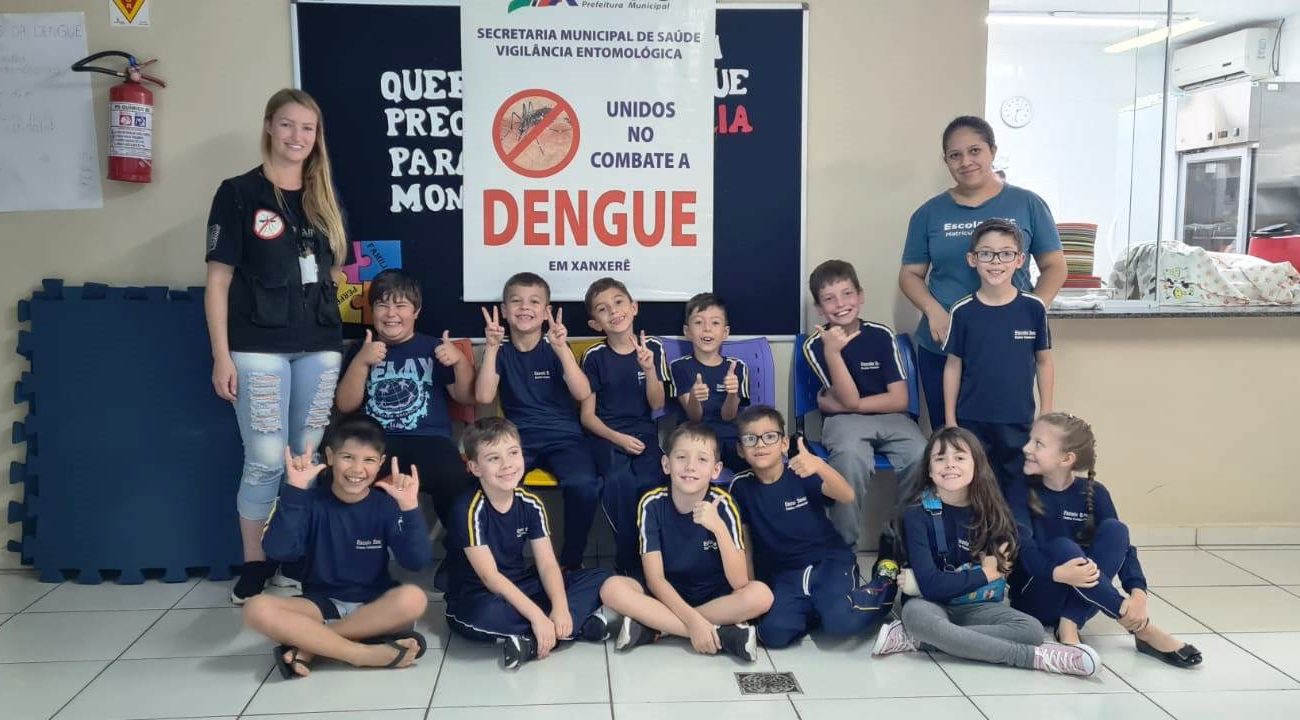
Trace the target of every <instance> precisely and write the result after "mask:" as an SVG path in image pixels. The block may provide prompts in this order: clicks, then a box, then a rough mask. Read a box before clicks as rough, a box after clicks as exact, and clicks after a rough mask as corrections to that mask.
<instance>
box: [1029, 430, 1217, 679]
mask: <svg viewBox="0 0 1300 720" xmlns="http://www.w3.org/2000/svg"><path fill="white" fill-rule="evenodd" d="M1024 453H1025V475H1026V476H1028V479H1029V482H1028V484H1027V485H1025V486H1024V487H1023V489H1022V490H1019V491H1013V492H1012V497H1010V498H1008V500H1009V502H1010V505H1011V507H1012V511H1013V512H1014V513H1015V514H1016V519H1017V522H1018V524H1019V525H1020V526H1021V527H1020V538H1021V552H1020V557H1019V561H1018V563H1017V567H1016V571H1015V573H1013V575H1012V578H1011V581H1010V586H1011V605H1012V607H1014V608H1016V609H1018V610H1021V611H1023V612H1026V613H1028V614H1030V615H1033V616H1034V617H1036V618H1038V620H1039V621H1041V622H1042V623H1043V624H1044V625H1047V626H1055V627H1056V637H1057V639H1058V640H1059V641H1060V642H1062V643H1066V644H1075V643H1078V642H1079V628H1081V627H1083V624H1084V623H1085V622H1087V621H1088V619H1089V618H1090V617H1092V616H1093V615H1095V614H1096V613H1097V612H1098V611H1101V612H1104V613H1105V614H1106V615H1107V616H1109V617H1112V618H1115V619H1116V620H1118V621H1119V624H1120V625H1121V626H1123V627H1124V629H1125V630H1128V631H1129V632H1130V633H1132V634H1133V635H1134V636H1135V642H1136V644H1137V649H1138V651H1139V652H1142V653H1145V654H1147V655H1151V656H1153V657H1156V658H1158V659H1160V660H1162V661H1164V662H1167V663H1169V664H1170V665H1174V666H1176V667H1191V666H1193V665H1197V664H1199V663H1200V662H1201V653H1200V651H1198V650H1197V649H1196V648H1195V647H1193V646H1191V645H1188V644H1186V643H1183V642H1181V641H1180V640H1178V639H1177V638H1175V637H1173V636H1172V635H1170V634H1169V633H1167V632H1165V631H1163V630H1161V629H1160V628H1158V627H1156V626H1155V625H1153V624H1151V618H1150V617H1149V616H1148V614H1147V592H1146V588H1147V582H1146V578H1145V577H1144V576H1143V574H1142V566H1141V565H1140V564H1139V563H1138V557H1137V549H1136V548H1134V547H1133V546H1132V545H1131V544H1129V533H1128V527H1127V526H1125V525H1124V523H1122V522H1120V520H1119V516H1118V514H1117V513H1116V511H1115V503H1114V502H1113V501H1112V500H1111V497H1110V493H1109V492H1108V491H1107V490H1106V487H1105V486H1104V485H1102V484H1101V483H1099V482H1097V469H1096V465H1097V440H1096V437H1095V436H1094V435H1093V432H1092V428H1091V427H1090V426H1089V425H1088V423H1086V422H1084V421H1083V420H1082V419H1080V418H1077V417H1075V416H1073V415H1068V414H1066V413H1048V414H1046V415H1043V416H1042V417H1040V418H1038V420H1037V422H1035V423H1034V425H1033V427H1032V428H1031V430H1030V435H1029V442H1028V443H1026V445H1025V447H1024ZM1083 473H1086V475H1084V476H1083V477H1079V475H1080V474H1083ZM1017 496H1019V497H1017ZM1116 576H1118V577H1119V580H1120V586H1121V587H1122V588H1123V590H1124V593H1120V591H1119V590H1117V589H1116V588H1115V586H1114V584H1113V580H1114V578H1115V577H1116Z"/></svg>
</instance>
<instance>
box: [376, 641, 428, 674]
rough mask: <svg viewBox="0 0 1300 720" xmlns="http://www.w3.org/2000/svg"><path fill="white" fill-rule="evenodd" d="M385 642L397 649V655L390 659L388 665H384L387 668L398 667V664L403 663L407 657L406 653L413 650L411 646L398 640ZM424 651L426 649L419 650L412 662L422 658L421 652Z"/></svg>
mask: <svg viewBox="0 0 1300 720" xmlns="http://www.w3.org/2000/svg"><path fill="white" fill-rule="evenodd" d="M384 644H385V645H387V646H388V647H390V648H392V649H394V650H396V651H397V655H396V656H395V657H394V658H393V659H392V661H390V662H389V663H388V664H387V665H385V666H384V667H385V668H395V667H397V666H398V664H399V663H401V662H402V660H403V659H404V658H405V657H406V654H407V653H408V652H410V651H411V648H409V647H407V646H405V645H403V644H401V643H399V642H397V640H389V641H388V642H386V643H384ZM423 652H424V650H419V651H417V652H416V654H415V657H414V658H412V662H414V661H415V660H418V659H420V654H421V653H423Z"/></svg>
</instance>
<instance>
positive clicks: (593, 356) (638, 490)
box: [581, 277, 668, 576]
mask: <svg viewBox="0 0 1300 720" xmlns="http://www.w3.org/2000/svg"><path fill="white" fill-rule="evenodd" d="M586 305H587V315H589V316H590V317H591V319H590V320H589V321H587V324H588V325H590V326H591V329H592V330H595V331H596V332H601V333H604V334H605V339H604V340H602V341H600V342H598V343H596V344H595V345H592V346H591V347H590V348H588V349H587V351H586V352H585V353H583V355H582V370H583V372H585V373H586V374H587V380H588V382H590V383H591V395H589V396H587V399H585V400H583V401H582V411H581V419H582V426H583V428H585V429H586V430H587V432H588V433H590V434H591V438H590V439H591V449H592V455H593V458H594V460H595V462H596V470H597V472H598V473H599V474H600V477H601V479H602V481H603V486H602V489H601V504H602V505H603V506H604V508H605V517H607V518H609V521H610V524H611V525H613V526H614V540H615V545H616V553H615V557H614V568H615V570H617V571H618V572H619V573H620V574H622V575H628V574H633V575H638V576H639V575H640V574H641V556H640V555H639V554H638V553H637V532H636V504H637V501H638V500H640V499H641V496H642V495H643V494H645V492H646V491H648V490H650V489H651V488H653V487H656V486H658V485H662V484H663V477H664V475H663V468H662V467H661V462H660V459H661V458H662V457H663V451H661V450H660V449H659V435H658V430H657V428H656V427H655V421H654V416H653V413H654V411H656V410H661V409H662V408H663V406H664V397H665V390H664V384H665V382H666V381H667V380H668V363H667V361H666V359H665V358H664V346H663V343H662V342H660V341H659V338H655V337H646V334H645V331H642V332H641V335H640V337H638V336H637V335H636V333H635V331H634V330H633V321H634V320H635V319H636V314H637V302H636V301H635V300H633V299H632V295H631V294H630V293H629V292H628V290H627V286H626V285H624V284H623V283H621V282H619V281H618V280H615V279H614V278H608V277H607V278H601V279H599V280H597V281H596V282H594V283H592V284H591V287H589V288H587V295H586Z"/></svg>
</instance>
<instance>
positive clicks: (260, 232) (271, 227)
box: [253, 209, 284, 240]
mask: <svg viewBox="0 0 1300 720" xmlns="http://www.w3.org/2000/svg"><path fill="white" fill-rule="evenodd" d="M253 234H254V235H256V236H258V237H260V238H262V239H263V240H274V239H276V238H278V237H280V236H281V235H283V234H284V218H282V217H280V216H279V215H278V214H277V213H275V212H274V211H272V210H266V209H262V210H258V211H257V213H256V214H254V215H253Z"/></svg>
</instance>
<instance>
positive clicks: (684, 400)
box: [671, 293, 749, 472]
mask: <svg viewBox="0 0 1300 720" xmlns="http://www.w3.org/2000/svg"><path fill="white" fill-rule="evenodd" d="M730 332H731V328H730V326H728V325H727V308H726V306H725V305H723V303H722V298H720V297H718V296H717V295H714V294H713V293H700V294H698V295H696V296H695V297H693V298H691V299H690V300H688V301H687V302H686V324H685V325H683V326H682V334H683V335H685V336H686V339H687V340H690V341H691V354H690V355H686V356H684V357H679V358H677V359H676V360H674V361H673V362H672V365H671V369H672V380H673V392H674V393H675V394H676V395H677V401H678V402H679V403H681V406H682V410H683V411H684V412H685V413H686V417H687V419H689V420H694V421H696V422H703V423H704V424H705V425H708V426H709V427H710V428H712V429H713V432H714V433H715V434H717V436H718V443H719V445H720V446H721V450H722V464H723V466H725V467H726V468H727V469H729V470H731V471H732V472H740V471H741V470H744V469H745V461H744V460H741V458H740V451H739V450H738V449H737V448H736V437H737V433H736V415H737V414H739V412H740V408H742V407H744V406H746V405H748V404H749V368H747V367H745V362H744V361H743V360H741V359H740V358H734V357H724V356H723V355H722V342H723V341H724V340H726V339H727V335H728V334H729V333H730Z"/></svg>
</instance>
